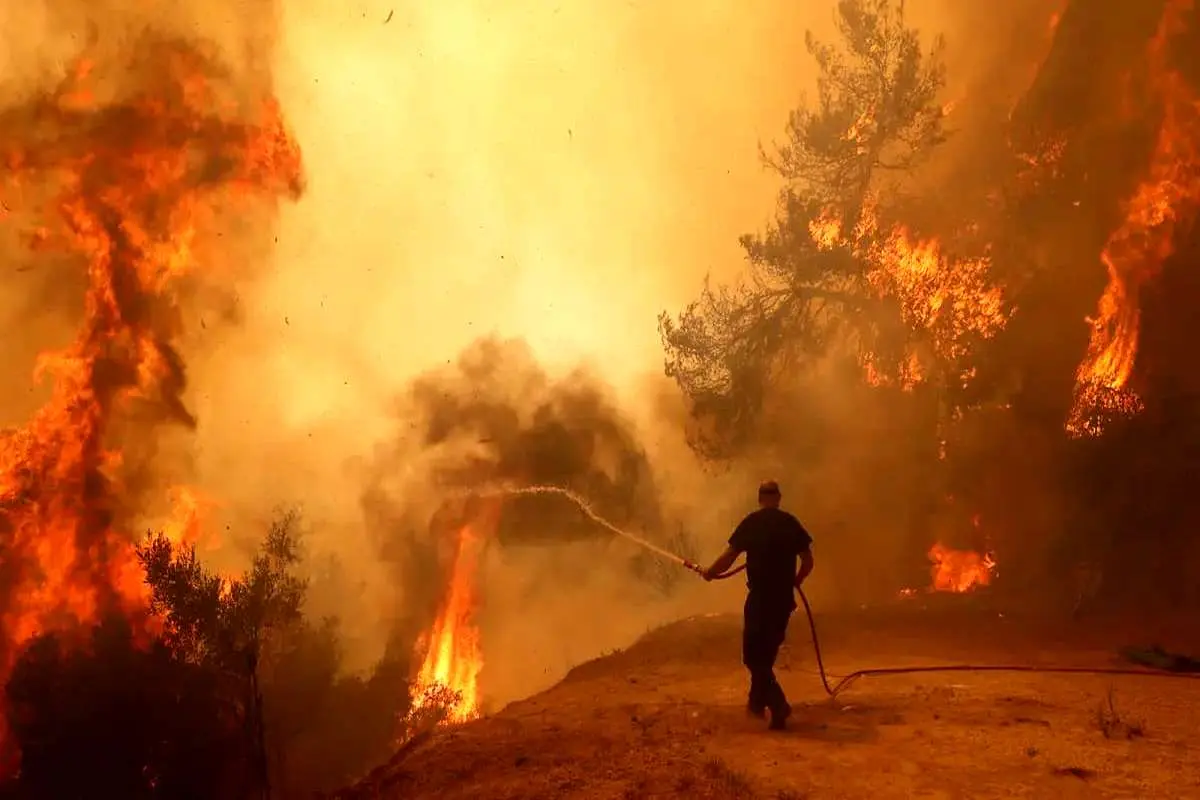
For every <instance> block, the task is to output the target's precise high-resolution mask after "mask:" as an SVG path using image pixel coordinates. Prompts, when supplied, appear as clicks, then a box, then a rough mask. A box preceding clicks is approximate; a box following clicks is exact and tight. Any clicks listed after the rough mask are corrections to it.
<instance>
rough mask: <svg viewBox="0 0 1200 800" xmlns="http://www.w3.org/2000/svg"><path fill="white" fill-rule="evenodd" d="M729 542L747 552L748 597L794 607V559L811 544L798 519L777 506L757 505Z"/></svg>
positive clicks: (734, 547)
mask: <svg viewBox="0 0 1200 800" xmlns="http://www.w3.org/2000/svg"><path fill="white" fill-rule="evenodd" d="M729 545H730V547H732V548H733V549H734V550H736V551H738V552H739V553H745V554H746V586H747V587H748V588H749V590H750V595H751V597H757V598H759V599H761V600H763V601H766V602H770V603H775V602H778V603H781V604H782V603H786V604H787V605H788V607H789V608H794V607H795V599H794V597H793V594H792V588H793V587H794V586H795V584H796V566H797V564H796V561H797V558H798V557H799V555H800V554H801V553H804V552H807V551H808V549H809V547H810V546H811V545H812V537H811V536H809V534H808V531H807V530H805V529H804V526H803V525H801V524H800V520H798V519H796V518H795V517H794V516H792V515H791V514H789V513H788V512H786V511H784V510H782V509H779V508H760V509H758V510H757V511H753V512H751V513H749V514H747V515H746V518H745V519H743V520H742V521H741V523H740V524H739V525H738V526H737V529H736V530H735V531H734V532H733V535H732V536H730V537H729Z"/></svg>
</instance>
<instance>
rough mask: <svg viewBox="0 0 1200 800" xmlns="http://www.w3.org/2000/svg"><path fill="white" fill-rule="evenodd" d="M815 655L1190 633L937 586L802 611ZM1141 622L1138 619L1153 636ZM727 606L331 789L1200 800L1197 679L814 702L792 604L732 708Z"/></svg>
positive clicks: (974, 656)
mask: <svg viewBox="0 0 1200 800" xmlns="http://www.w3.org/2000/svg"><path fill="white" fill-rule="evenodd" d="M817 625H818V630H819V633H820V634H821V640H822V641H821V643H822V648H823V652H824V655H825V663H826V667H827V668H828V669H829V670H830V672H832V673H835V674H844V673H847V672H850V671H852V670H857V669H863V668H870V667H890V666H908V665H935V664H939V663H964V662H969V663H1008V664H1013V663H1016V664H1037V665H1058V666H1087V667H1129V666H1132V665H1129V664H1127V663H1123V662H1121V661H1120V660H1119V657H1118V656H1117V654H1116V651H1117V649H1118V648H1119V647H1120V646H1122V645H1146V644H1150V643H1154V642H1157V643H1161V644H1162V645H1163V646H1164V647H1168V648H1173V649H1178V650H1182V651H1183V652H1188V650H1189V648H1188V647H1187V644H1186V640H1187V639H1191V647H1190V650H1191V652H1192V653H1193V654H1195V652H1196V651H1197V650H1200V638H1193V634H1194V631H1191V632H1189V631H1184V630H1182V629H1181V628H1179V627H1178V626H1176V627H1175V628H1173V629H1172V627H1171V626H1169V625H1167V624H1165V623H1162V622H1159V623H1156V624H1155V625H1151V624H1149V623H1147V622H1146V621H1145V620H1141V621H1138V620H1130V621H1120V620H1114V619H1090V620H1083V621H1075V622H1070V621H1067V620H1059V621H1057V622H1052V621H1047V620H1045V619H1043V618H1040V617H1038V616H1036V615H1032V614H1026V615H1017V616H1014V615H1012V614H1001V613H1000V612H998V611H996V610H995V609H994V608H988V607H987V606H986V605H985V604H984V603H981V602H979V601H977V600H968V599H966V598H961V597H954V596H950V597H946V598H942V597H940V596H935V597H931V598H928V599H919V600H916V601H913V602H910V603H906V604H900V605H898V606H897V607H895V608H890V609H883V610H879V609H877V610H873V611H869V612H868V611H860V612H856V613H853V614H839V615H827V616H819V617H818V619H817ZM1156 626H1157V629H1155V628H1156ZM739 636H740V618H739V617H737V616H733V615H730V616H718V617H701V618H692V619H688V620H683V621H680V622H677V623H674V624H671V625H669V626H667V627H664V628H661V629H659V630H656V631H653V632H651V633H649V634H647V635H646V636H645V637H643V638H642V639H641V640H639V641H638V642H637V643H635V644H634V645H633V646H631V647H630V648H629V649H627V650H625V651H623V652H620V653H616V654H613V655H610V656H607V657H604V658H601V659H597V660H595V661H591V662H589V663H586V664H583V665H581V666H579V667H577V668H576V669H575V670H573V671H572V672H571V673H570V674H569V675H568V676H567V678H566V680H564V681H563V682H562V683H561V684H559V685H558V686H556V687H554V688H552V689H550V690H549V691H546V692H544V693H542V694H540V695H537V696H535V697H532V698H530V699H528V700H524V701H520V702H517V703H513V704H512V705H510V706H508V707H507V708H505V709H504V710H502V711H501V712H499V713H497V714H495V715H493V716H491V717H488V718H485V719H482V720H478V721H476V722H473V723H470V724H468V725H464V726H461V727H458V728H455V729H446V730H441V731H439V732H438V733H437V734H435V735H434V736H433V737H432V738H431V739H429V740H427V741H424V742H422V743H421V744H419V745H418V746H416V747H414V748H412V749H411V750H410V751H409V752H407V753H405V754H404V755H403V756H402V757H398V758H397V759H396V760H395V761H394V762H393V763H392V764H389V765H387V766H385V767H383V768H381V769H379V770H377V771H376V773H375V774H374V775H372V776H371V778H370V779H369V780H368V781H366V782H364V783H363V784H362V785H361V786H359V787H357V788H356V789H355V790H351V791H349V792H346V793H345V794H344V795H342V796H343V797H346V798H351V797H354V798H359V797H362V798H366V797H381V798H400V797H404V798H425V797H428V798H434V797H436V798H446V799H447V800H449V799H450V798H472V800H483V798H570V797H578V798H584V797H586V798H608V797H611V798H641V797H696V798H700V797H710V798H779V799H780V800H783V799H784V798H876V799H881V798H946V799H947V800H948V799H949V798H980V800H985V799H986V798H1018V797H1030V798H1050V797H1053V798H1063V800H1065V799H1066V798H1075V797H1081V798H1082V797H1088V798H1095V797H1100V798H1108V797H1111V798H1140V799H1143V800H1149V799H1150V798H1180V799H1182V798H1200V749H1198V748H1197V746H1196V744H1195V742H1196V740H1197V739H1198V738H1200V733H1198V732H1200V680H1193V679H1168V678H1155V677H1142V676H1129V677H1126V676H1092V675H1053V674H1034V673H995V672H992V673H946V674H920V675H900V676H886V677H867V678H863V679H861V680H859V681H858V682H856V683H855V684H853V685H852V686H851V687H849V688H848V689H847V690H846V691H844V692H843V693H841V694H840V695H839V696H838V697H837V698H836V699H834V700H830V699H828V698H827V697H826V695H825V694H824V691H823V690H822V688H821V685H820V680H819V678H818V677H817V675H816V673H815V666H816V664H815V660H814V658H813V650H812V645H811V644H810V642H809V637H808V630H807V622H806V620H805V618H804V616H803V609H801V610H800V611H798V612H797V615H796V617H794V618H793V622H792V627H791V630H790V631H789V636H788V644H787V645H785V648H784V651H783V653H782V654H781V657H780V660H779V670H778V672H779V675H780V680H781V682H782V683H783V685H784V688H785V689H786V690H787V692H788V694H789V696H790V699H791V701H792V703H793V705H794V706H795V715H794V716H793V718H792V720H791V723H792V724H791V729H790V730H789V731H787V732H782V733H780V732H769V731H767V730H766V727H765V724H764V723H762V722H761V721H758V720H754V719H752V718H749V717H748V716H746V714H745V712H744V702H745V697H744V692H745V681H746V678H745V673H744V671H743V669H742V667H741V665H740V650H739V641H740V640H739Z"/></svg>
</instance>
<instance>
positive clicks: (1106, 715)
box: [1096, 686, 1146, 740]
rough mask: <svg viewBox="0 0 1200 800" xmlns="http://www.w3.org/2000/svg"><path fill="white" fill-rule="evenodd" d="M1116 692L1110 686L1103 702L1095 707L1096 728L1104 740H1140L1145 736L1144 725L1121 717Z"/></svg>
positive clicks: (1138, 721)
mask: <svg viewBox="0 0 1200 800" xmlns="http://www.w3.org/2000/svg"><path fill="white" fill-rule="evenodd" d="M1116 695H1117V693H1116V691H1115V690H1114V689H1113V688H1112V687H1111V686H1110V687H1109V689H1108V695H1107V696H1106V697H1105V699H1104V701H1103V702H1101V703H1100V705H1099V706H1097V707H1096V727H1098V728H1099V729H1100V733H1102V734H1104V738H1105V739H1124V740H1130V739H1140V738H1141V737H1143V736H1145V735H1146V727H1145V723H1144V722H1142V721H1140V720H1129V719H1125V718H1124V717H1122V715H1121V712H1120V711H1118V710H1117V699H1116Z"/></svg>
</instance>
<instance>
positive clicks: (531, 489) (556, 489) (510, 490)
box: [472, 485, 740, 574]
mask: <svg viewBox="0 0 1200 800" xmlns="http://www.w3.org/2000/svg"><path fill="white" fill-rule="evenodd" d="M472 494H474V495H476V496H479V497H512V496H516V495H531V494H532V495H537V494H542V495H558V496H560V497H565V498H567V499H568V500H570V501H571V502H572V503H574V504H575V505H576V506H578V507H579V510H580V511H582V512H583V515H584V516H585V517H587V518H588V519H590V520H591V521H592V522H594V523H596V524H597V525H599V526H600V527H602V528H604V529H605V530H606V531H608V532H610V533H614V534H616V535H617V536H620V537H621V538H622V539H625V540H626V541H630V542H633V543H634V544H636V545H637V546H638V547H641V548H643V549H645V550H649V551H650V552H651V553H654V554H655V555H657V556H660V557H661V558H664V559H666V560H667V561H672V562H674V563H676V564H679V565H680V566H681V567H683V568H684V569H689V570H691V571H692V572H695V573H696V574H701V573H703V572H704V570H703V569H702V568H701V567H700V565H699V564H697V563H695V562H693V561H689V560H688V559H686V558H684V557H683V556H681V555H676V554H675V553H672V552H671V551H670V550H664V549H663V548H661V547H659V546H658V545H656V544H654V543H652V542H648V541H646V540H645V539H643V538H642V537H640V536H635V535H634V534H632V533H630V532H629V531H625V530H621V529H620V528H618V527H617V526H616V525H613V524H612V523H611V522H609V521H608V520H606V519H605V518H604V517H602V516H600V515H599V514H597V513H596V510H595V509H594V508H592V504H591V503H589V502H588V501H587V500H586V499H585V498H584V497H583V496H582V495H580V494H578V493H577V492H573V491H571V490H570V489H565V488H563V487H561V486H549V485H537V486H501V487H494V488H489V489H485V490H484V491H482V492H472ZM739 571H740V570H739ZM730 574H733V573H732V572H731V573H730Z"/></svg>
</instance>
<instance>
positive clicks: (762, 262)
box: [659, 0, 1005, 454]
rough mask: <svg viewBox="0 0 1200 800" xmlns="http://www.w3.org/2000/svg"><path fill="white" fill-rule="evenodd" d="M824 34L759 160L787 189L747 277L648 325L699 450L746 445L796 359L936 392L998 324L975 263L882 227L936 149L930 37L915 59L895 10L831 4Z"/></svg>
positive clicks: (850, 1)
mask: <svg viewBox="0 0 1200 800" xmlns="http://www.w3.org/2000/svg"><path fill="white" fill-rule="evenodd" d="M837 25H838V32H839V34H840V37H841V39H842V44H843V47H841V48H838V47H835V46H833V45H831V44H827V43H822V42H819V41H817V40H816V39H815V38H814V37H813V36H812V35H811V33H810V34H809V35H808V36H807V37H806V45H807V47H808V50H809V52H810V53H811V54H812V56H813V58H814V60H815V61H816V63H817V67H818V70H819V78H818V84H817V85H818V96H817V99H818V103H817V106H816V108H808V107H801V108H799V109H797V110H795V111H794V112H793V113H792V114H791V117H790V119H789V121H788V125H787V139H786V141H785V142H784V143H783V144H782V145H781V146H779V147H778V148H777V149H776V150H775V152H774V153H770V154H764V159H765V160H766V162H767V164H768V165H769V166H770V167H771V168H772V169H773V170H774V171H775V172H776V173H778V174H779V176H780V177H781V178H783V180H784V182H785V185H784V188H783V190H782V192H781V193H780V198H779V212H778V215H777V217H776V219H775V220H774V222H773V223H772V224H770V225H769V226H768V228H767V230H766V232H765V233H763V234H760V235H747V236H744V237H742V240H741V243H742V247H743V249H744V250H745V252H746V256H747V259H748V262H749V275H748V277H747V278H746V279H745V280H744V281H742V282H741V283H740V284H738V285H737V286H734V287H714V286H711V285H706V286H705V288H704V290H703V292H702V294H701V296H700V298H699V299H698V300H697V301H695V302H693V303H692V304H691V305H689V306H688V307H687V308H686V309H685V310H684V311H683V313H682V314H680V315H679V316H678V318H673V317H671V316H670V315H668V314H666V313H663V314H662V315H660V317H659V328H660V333H661V336H662V340H663V345H664V348H665V350H666V371H667V374H668V375H669V376H670V377H672V378H674V380H675V381H676V382H677V383H678V385H679V386H680V388H681V389H682V390H683V391H684V393H685V395H686V396H687V397H688V398H689V400H690V401H691V403H692V406H693V410H694V412H695V414H696V416H697V418H698V419H699V420H701V421H702V423H703V424H704V430H705V433H702V434H700V435H698V436H696V437H694V443H695V444H696V445H697V446H698V447H699V448H700V449H702V450H704V451H706V452H708V453H709V454H719V453H722V452H727V448H729V447H730V446H736V445H737V444H738V443H739V442H741V441H743V440H744V439H745V437H746V435H747V434H748V433H749V432H750V431H751V430H752V428H753V425H754V423H755V421H756V419H757V415H758V413H759V411H760V410H761V408H762V406H763V403H764V400H765V399H766V397H767V393H768V388H769V387H770V385H771V383H772V380H773V378H776V377H778V375H779V373H780V372H782V371H783V370H785V369H787V368H789V367H790V366H793V365H795V364H796V363H797V360H798V359H799V358H805V357H806V358H809V359H815V358H816V357H819V356H823V355H825V354H827V353H830V352H838V351H840V350H841V348H843V347H846V346H849V347H850V348H851V349H852V350H854V351H855V352H856V354H857V357H858V360H859V361H860V362H861V363H862V365H863V366H864V368H865V369H866V370H867V373H868V377H869V378H870V379H871V380H872V381H873V382H875V383H878V384H883V383H890V384H893V385H899V386H901V387H912V386H914V385H915V384H917V383H920V382H922V381H932V382H933V383H935V384H936V385H938V386H940V387H941V388H946V387H950V386H953V385H961V384H962V383H963V382H965V381H968V380H969V379H970V377H971V375H972V369H971V367H970V364H969V359H968V358H967V357H968V356H969V354H970V351H971V349H972V347H973V345H974V343H975V342H976V341H977V340H978V339H980V338H986V337H990V336H991V335H993V334H994V333H995V332H996V331H997V330H999V329H1000V328H1001V327H1002V326H1003V324H1004V320H1005V311H1004V307H1003V303H1002V298H1001V296H1000V293H999V292H998V290H996V289H994V288H993V287H991V285H990V283H989V279H988V267H989V264H988V261H987V259H985V258H973V259H953V258H951V257H949V256H947V255H946V254H945V252H944V251H943V249H942V247H941V246H940V245H939V244H938V243H937V242H936V241H921V240H919V239H918V238H917V237H915V236H913V235H912V234H911V233H910V232H909V231H908V230H907V229H906V228H904V227H903V226H900V225H898V224H896V222H895V220H897V219H898V218H899V216H900V212H901V210H902V209H903V208H904V206H905V202H906V201H905V198H904V192H903V188H904V181H905V180H906V179H907V178H908V176H909V174H910V172H911V171H912V170H913V169H914V168H915V167H917V166H918V165H920V164H921V163H923V162H924V161H925V160H926V159H928V157H929V156H930V154H931V153H932V152H933V151H934V150H935V148H937V146H938V145H939V144H941V143H942V142H943V141H944V140H945V136H946V133H945V129H944V121H945V117H946V113H947V111H946V109H945V108H944V107H943V106H942V105H941V104H940V103H939V101H938V94H939V91H940V89H941V88H942V86H943V83H944V71H943V67H942V63H941V59H940V53H941V48H942V42H941V40H940V39H939V40H938V41H937V42H935V43H934V45H933V47H932V49H930V50H929V51H928V52H923V51H922V49H921V44H920V40H919V37H918V34H917V32H916V31H915V30H913V29H912V28H909V27H907V26H906V24H905V20H904V3H903V2H902V1H901V2H898V1H897V0H841V2H839V3H838V7H837Z"/></svg>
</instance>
